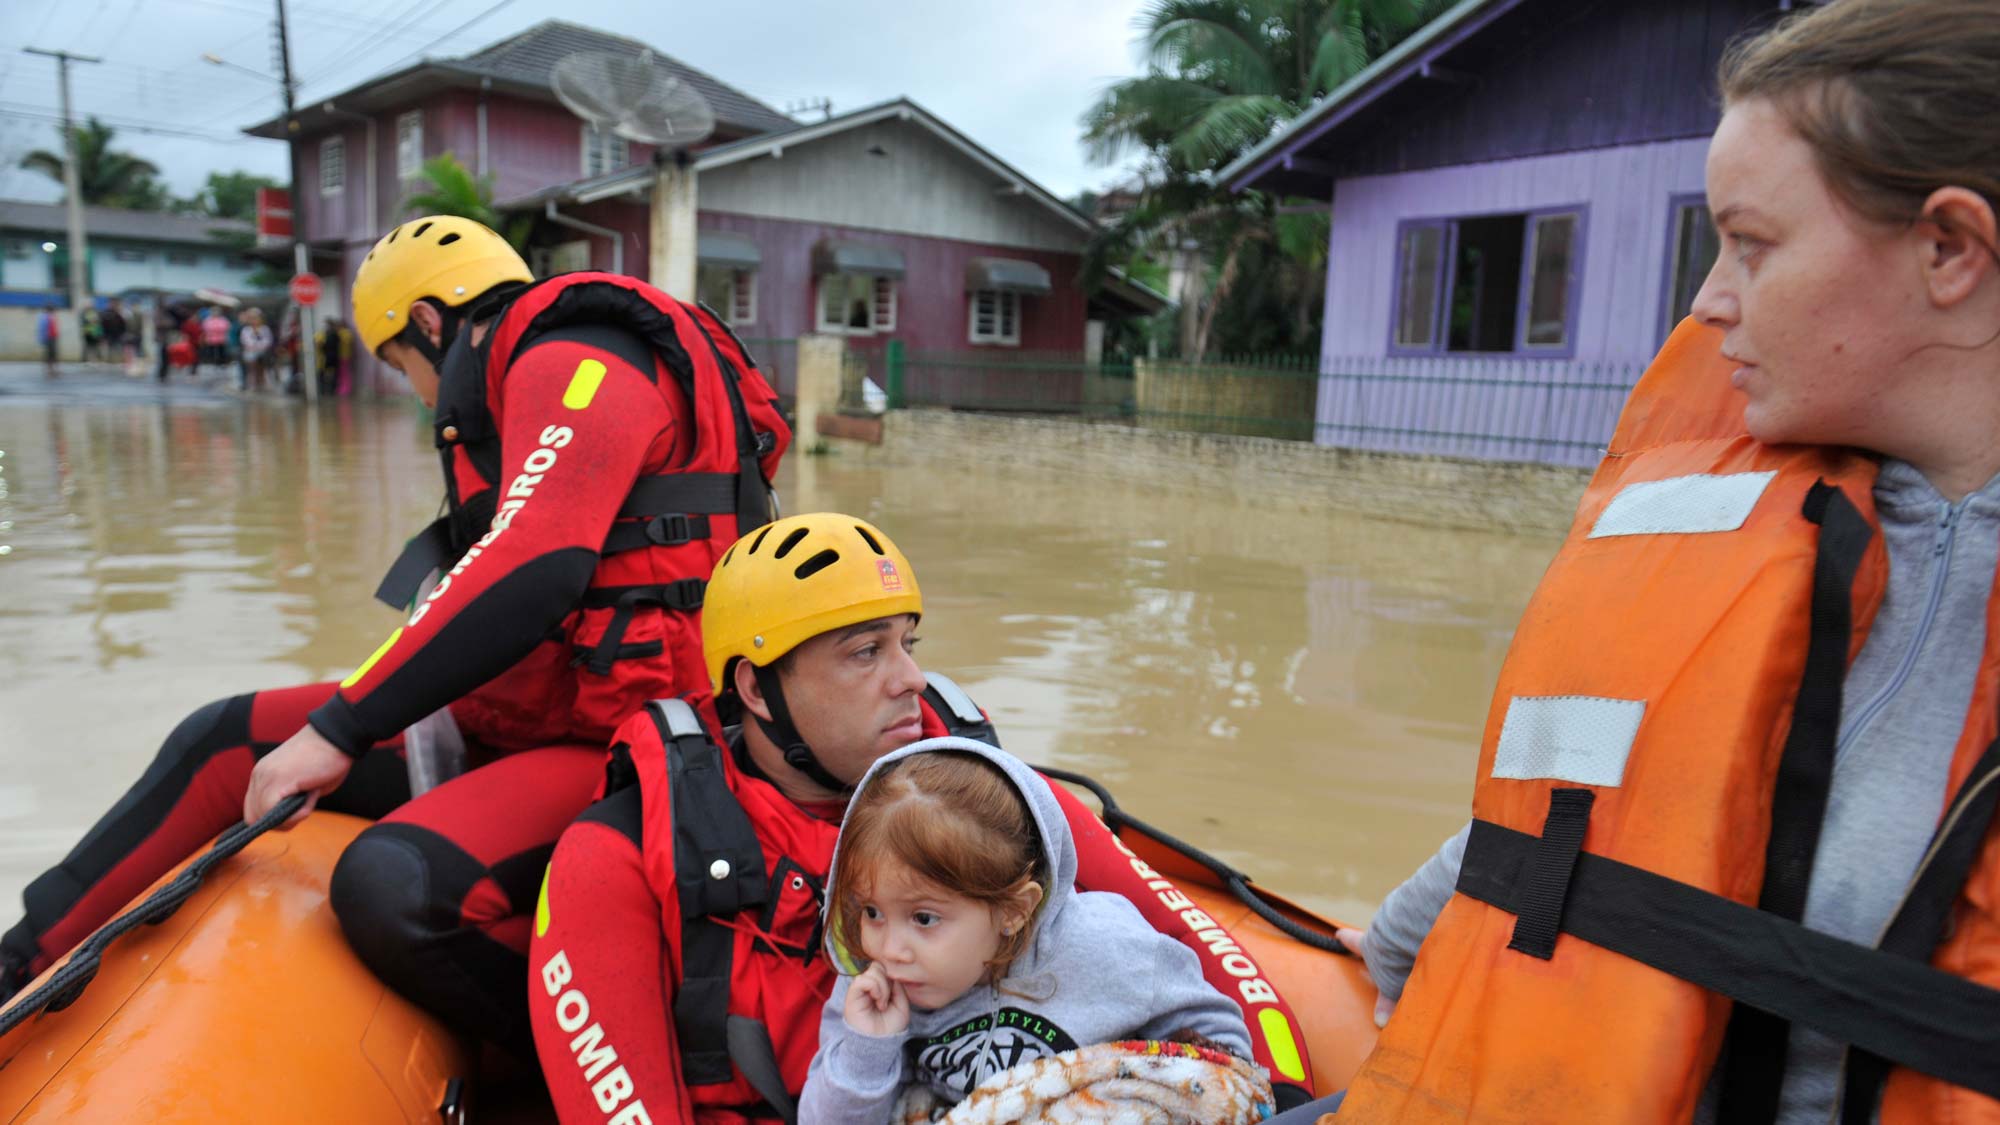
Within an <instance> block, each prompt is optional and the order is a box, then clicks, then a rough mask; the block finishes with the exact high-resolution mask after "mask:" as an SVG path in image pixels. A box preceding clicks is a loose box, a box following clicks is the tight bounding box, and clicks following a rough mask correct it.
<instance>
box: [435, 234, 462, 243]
mask: <svg viewBox="0 0 2000 1125" xmlns="http://www.w3.org/2000/svg"><path fill="white" fill-rule="evenodd" d="M464 237H465V236H464V235H462V234H460V233H458V232H457V231H453V232H451V233H450V234H447V235H445V236H444V237H443V238H440V239H438V245H439V246H450V245H451V244H452V243H454V242H457V241H458V240H459V239H461V238H464Z"/></svg>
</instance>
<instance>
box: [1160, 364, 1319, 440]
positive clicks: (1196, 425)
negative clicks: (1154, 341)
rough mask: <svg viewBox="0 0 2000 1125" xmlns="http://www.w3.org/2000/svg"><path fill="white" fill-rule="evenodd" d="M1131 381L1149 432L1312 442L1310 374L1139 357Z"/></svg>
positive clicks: (1314, 387) (1314, 380)
mask: <svg viewBox="0 0 2000 1125" xmlns="http://www.w3.org/2000/svg"><path fill="white" fill-rule="evenodd" d="M1134 381H1135V384H1136V385H1135V386H1134V388H1133V401H1134V405H1135V407H1136V408H1137V410H1138V415H1139V418H1138V420H1139V424H1140V425H1141V426H1143V427H1145V428H1146V429H1149V430H1186V431H1189V432H1193V433H1207V434H1240V435H1244V436H1247V437H1272V438H1290V439H1292V440H1295V441H1310V440H1312V436H1313V402H1314V399H1315V397H1316V396H1317V395H1318V392H1319V378H1318V376H1317V375H1315V374H1314V373H1313V372H1312V371H1311V370H1307V369H1292V370H1286V369H1282V368H1260V367H1254V366H1249V365H1230V364H1227V363H1204V364H1192V363H1181V362H1178V361H1175V360H1163V359H1143V358H1142V359H1139V360H1137V361H1136V362H1135V364H1134Z"/></svg>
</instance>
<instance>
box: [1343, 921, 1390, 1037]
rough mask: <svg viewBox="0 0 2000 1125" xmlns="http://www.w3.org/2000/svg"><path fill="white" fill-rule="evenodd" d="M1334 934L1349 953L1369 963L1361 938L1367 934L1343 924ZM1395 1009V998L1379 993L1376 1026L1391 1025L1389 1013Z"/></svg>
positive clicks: (1376, 1001) (1376, 1000) (1364, 962)
mask: <svg viewBox="0 0 2000 1125" xmlns="http://www.w3.org/2000/svg"><path fill="white" fill-rule="evenodd" d="M1333 936H1334V937H1336V938H1338V939H1339V940H1340V944H1342V945H1344V946H1346V947H1347V951H1348V952H1349V953H1352V954H1354V959H1355V960H1357V961H1359V962H1361V963H1362V964H1363V965H1366V964H1368V955H1367V954H1366V953H1364V952H1363V951H1362V946H1361V939H1362V937H1363V936H1365V935H1363V933H1362V932H1361V931H1360V930H1350V929H1348V928H1347V927H1346V926H1341V927H1340V928H1338V929H1336V930H1334V932H1333ZM1395 1010H1396V1001H1395V1000H1393V999H1391V998H1389V997H1387V996H1382V995H1377V996H1376V997H1375V1026H1376V1027H1387V1026H1389V1015H1390V1013H1392V1012H1394V1011H1395Z"/></svg>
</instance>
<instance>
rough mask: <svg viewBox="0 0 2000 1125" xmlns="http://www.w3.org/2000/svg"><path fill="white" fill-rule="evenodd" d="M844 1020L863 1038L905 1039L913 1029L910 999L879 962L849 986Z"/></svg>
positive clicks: (842, 1011) (842, 1012)
mask: <svg viewBox="0 0 2000 1125" xmlns="http://www.w3.org/2000/svg"><path fill="white" fill-rule="evenodd" d="M841 1016H842V1017H843V1018H844V1019H846V1020H847V1026H849V1027H851V1028H853V1029H854V1030H856V1031H858V1032H860V1033H861V1034H863V1035H876V1036H881V1035H901V1034H902V1033H903V1032H904V1031H905V1030H906V1029H907V1028H908V1027H909V1026H910V997H909V995H908V994H907V993H905V992H904V991H903V986H902V985H900V984H897V983H896V982H895V981H892V980H890V979H889V974H888V973H885V972H883V971H882V964H881V962H879V961H878V962H876V963H874V964H872V965H870V966H868V970H867V971H866V972H864V973H862V974H861V975H860V976H858V977H855V978H854V983H852V984H850V985H848V986H847V1007H846V1008H844V1009H842V1010H841Z"/></svg>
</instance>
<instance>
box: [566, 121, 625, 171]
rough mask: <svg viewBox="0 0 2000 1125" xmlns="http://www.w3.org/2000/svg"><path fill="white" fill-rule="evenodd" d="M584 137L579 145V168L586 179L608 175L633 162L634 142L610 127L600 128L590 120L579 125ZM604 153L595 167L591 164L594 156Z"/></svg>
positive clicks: (581, 134)
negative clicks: (580, 156) (580, 157)
mask: <svg viewBox="0 0 2000 1125" xmlns="http://www.w3.org/2000/svg"><path fill="white" fill-rule="evenodd" d="M579 128H580V130H581V132H580V136H581V137H582V140H581V142H580V143H579V144H578V145H577V149H578V151H579V152H580V153H581V154H582V160H581V162H580V163H579V166H578V170H579V171H580V172H581V173H582V175H583V178H584V179H586V180H589V179H595V178H596V177H598V176H603V175H608V174H610V173H612V172H616V171H618V170H619V169H620V168H629V167H631V164H632V142H630V141H628V140H626V139H625V138H624V137H621V136H619V135H618V134H616V133H614V132H612V131H611V130H609V129H599V128H598V127H597V126H595V125H593V124H591V123H590V122H588V121H585V122H583V123H582V125H581V126H579ZM600 153H601V154H602V161H601V163H599V165H598V166H597V167H595V168H592V167H591V166H590V158H591V157H592V156H595V155H598V154H600Z"/></svg>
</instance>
